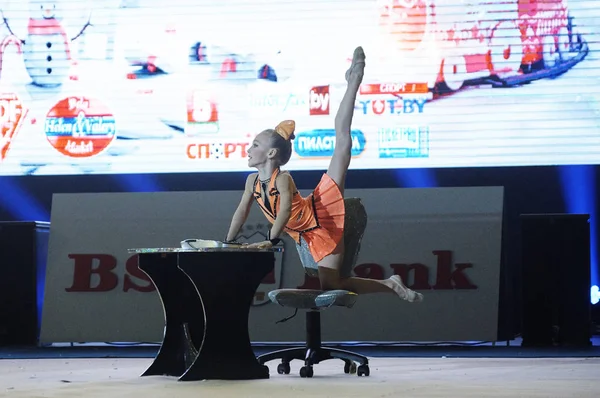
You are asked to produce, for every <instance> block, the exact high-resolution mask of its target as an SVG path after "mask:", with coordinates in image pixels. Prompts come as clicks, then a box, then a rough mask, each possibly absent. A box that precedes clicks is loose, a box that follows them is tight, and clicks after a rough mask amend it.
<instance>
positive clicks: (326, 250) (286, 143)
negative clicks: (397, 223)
mask: <svg viewBox="0 0 600 398" xmlns="http://www.w3.org/2000/svg"><path fill="white" fill-rule="evenodd" d="M364 69H365V54H364V51H363V49H362V48H361V47H358V48H356V49H355V50H354V55H353V57H352V64H351V66H350V68H349V69H348V71H347V72H346V81H347V83H348V85H347V89H346V92H345V94H344V97H343V98H342V102H341V103H340V107H339V109H338V111H337V114H336V117H335V134H336V141H335V149H334V151H333V156H332V158H331V162H330V164H329V168H328V169H327V172H326V173H325V174H323V177H322V178H321V181H320V182H319V184H318V185H317V187H316V189H315V190H314V192H313V193H312V194H311V195H309V196H308V197H306V198H303V197H301V196H300V194H299V192H298V190H297V189H296V185H295V184H294V180H293V179H292V176H291V175H290V174H289V173H288V172H286V171H281V169H280V167H281V166H284V165H285V164H286V163H287V162H288V161H289V160H290V157H291V155H292V142H291V141H292V140H293V139H294V130H295V123H294V121H291V120H286V121H284V122H281V123H280V124H279V125H278V126H277V127H275V129H268V130H265V131H263V132H261V133H260V134H258V135H257V136H256V138H255V139H254V141H253V143H252V145H251V147H250V148H249V149H248V166H249V167H254V168H256V169H257V170H258V173H252V174H251V175H250V176H248V179H247V180H246V188H245V191H244V194H243V196H242V200H241V202H240V204H239V206H238V208H237V210H236V211H235V213H234V215H233V219H232V221H231V226H230V228H229V232H228V234H227V241H233V240H234V239H235V237H236V236H237V234H238V232H239V231H240V229H241V227H242V226H243V224H244V222H245V221H246V219H247V217H248V214H249V212H250V208H251V206H252V203H253V201H254V199H255V200H256V201H257V202H258V205H259V207H260V209H261V210H262V211H263V213H264V215H265V216H266V218H267V219H268V220H269V221H270V222H271V224H272V226H271V230H270V232H269V236H268V239H269V240H267V241H264V242H259V243H253V244H250V245H248V246H245V247H255V248H268V247H271V246H272V245H273V244H276V243H277V242H278V241H279V239H278V238H279V236H281V234H282V233H283V232H286V233H287V234H288V235H290V236H291V237H292V238H293V239H294V241H295V242H296V244H297V245H305V247H306V246H307V247H308V251H309V252H310V254H311V255H312V258H313V260H314V262H316V264H317V265H318V274H319V280H320V282H321V288H322V289H323V290H335V289H343V290H349V291H352V292H354V293H357V294H368V293H385V292H387V293H396V294H397V295H398V296H399V297H400V298H402V299H404V300H407V301H409V302H417V301H422V300H423V295H422V294H421V293H417V292H415V291H413V290H411V289H409V288H407V287H406V286H405V285H404V283H403V282H402V279H401V278H400V277H399V276H398V275H394V276H392V277H391V278H389V279H386V280H374V279H366V278H357V277H343V276H342V275H341V274H340V268H341V266H342V260H343V257H342V256H343V253H344V239H343V235H344V216H345V208H344V183H345V180H346V172H347V171H348V167H349V166H350V158H351V149H352V139H351V136H350V127H351V125H352V117H353V114H354V104H355V102H356V95H357V93H358V89H359V87H360V84H361V82H362V79H363V75H364Z"/></svg>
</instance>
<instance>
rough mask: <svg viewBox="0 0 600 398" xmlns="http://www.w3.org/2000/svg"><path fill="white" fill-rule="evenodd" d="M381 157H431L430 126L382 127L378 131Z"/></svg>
mask: <svg viewBox="0 0 600 398" xmlns="http://www.w3.org/2000/svg"><path fill="white" fill-rule="evenodd" d="M377 142H378V144H379V157H380V158H426V157H429V127H427V126H406V127H390V128H380V129H379V130H378V131H377Z"/></svg>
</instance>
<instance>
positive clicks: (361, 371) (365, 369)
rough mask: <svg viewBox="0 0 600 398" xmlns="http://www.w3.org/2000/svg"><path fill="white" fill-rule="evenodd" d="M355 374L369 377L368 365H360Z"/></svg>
mask: <svg viewBox="0 0 600 398" xmlns="http://www.w3.org/2000/svg"><path fill="white" fill-rule="evenodd" d="M356 374H357V375H359V376H365V377H366V376H368V375H370V374H371V371H370V370H369V365H360V366H359V367H358V370H357V372H356Z"/></svg>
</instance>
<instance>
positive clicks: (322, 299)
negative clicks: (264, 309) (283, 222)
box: [258, 198, 370, 377]
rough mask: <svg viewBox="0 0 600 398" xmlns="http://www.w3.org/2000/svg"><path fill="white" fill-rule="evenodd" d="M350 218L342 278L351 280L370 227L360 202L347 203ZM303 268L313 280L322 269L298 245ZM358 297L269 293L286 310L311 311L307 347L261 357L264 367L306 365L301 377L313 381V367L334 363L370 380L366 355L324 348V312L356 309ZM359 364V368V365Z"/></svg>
mask: <svg viewBox="0 0 600 398" xmlns="http://www.w3.org/2000/svg"><path fill="white" fill-rule="evenodd" d="M344 202H345V207H346V218H345V221H344V244H345V252H344V263H343V265H342V269H341V275H342V276H350V273H351V271H352V268H354V265H355V264H356V259H357V257H358V252H359V250H360V242H361V240H362V236H363V234H364V231H365V229H366V225H367V215H366V212H365V208H364V206H363V204H362V202H361V201H360V199H358V198H348V199H345V200H344ZM298 252H299V254H300V259H301V260H302V265H303V266H304V269H305V271H306V273H307V274H308V275H309V276H318V265H317V264H316V263H315V262H314V260H313V259H312V256H311V255H310V252H309V251H308V248H307V247H306V243H305V242H304V241H302V244H301V245H298ZM357 298H358V295H357V294H356V293H353V292H350V291H347V290H329V291H324V290H308V289H278V290H273V291H271V292H269V299H270V300H271V301H272V302H274V303H276V304H279V305H281V306H283V307H291V308H295V309H296V310H298V309H304V310H307V312H306V346H303V347H293V348H287V349H283V350H279V351H274V352H270V353H267V354H264V355H261V356H259V357H258V362H259V363H260V364H265V363H266V362H269V361H272V360H275V359H281V363H280V364H279V365H278V366H277V373H279V374H289V373H290V362H291V361H292V360H294V359H297V360H301V361H304V366H303V367H302V368H301V369H300V376H301V377H312V376H313V374H314V371H313V365H316V364H318V363H320V362H323V361H326V360H330V359H340V360H342V361H344V373H349V374H354V373H356V374H357V375H358V376H369V374H370V370H369V360H368V358H367V357H365V356H364V355H359V354H357V353H354V352H351V351H347V350H342V349H338V348H333V347H323V346H322V344H321V311H323V310H325V309H327V308H329V307H332V306H339V307H346V308H352V306H354V303H356V300H357ZM357 364H358V365H357Z"/></svg>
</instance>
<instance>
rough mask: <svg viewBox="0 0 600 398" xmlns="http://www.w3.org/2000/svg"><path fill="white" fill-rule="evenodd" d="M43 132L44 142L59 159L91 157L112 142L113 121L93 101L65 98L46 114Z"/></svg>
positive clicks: (104, 108)
mask: <svg viewBox="0 0 600 398" xmlns="http://www.w3.org/2000/svg"><path fill="white" fill-rule="evenodd" d="M44 132H45V133H46V138H47V139H48V142H50V144H51V145H52V146H53V147H54V148H55V149H56V150H57V151H59V152H60V153H62V154H63V155H65V156H69V157H73V158H86V157H92V156H96V155H98V154H99V153H101V152H103V151H104V150H105V149H106V148H107V147H108V146H109V145H110V144H111V143H112V142H113V140H114V139H115V137H116V125H115V118H114V116H113V114H112V113H111V112H110V111H109V110H108V108H107V107H106V106H105V105H104V104H103V103H102V102H100V101H99V100H97V99H94V98H87V97H68V98H65V99H63V100H61V101H59V102H58V103H57V104H56V105H55V106H54V107H53V108H52V109H51V110H50V112H48V114H47V115H46V122H45V125H44Z"/></svg>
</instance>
